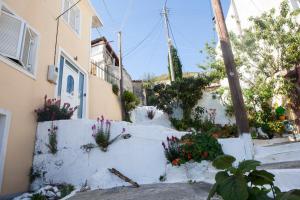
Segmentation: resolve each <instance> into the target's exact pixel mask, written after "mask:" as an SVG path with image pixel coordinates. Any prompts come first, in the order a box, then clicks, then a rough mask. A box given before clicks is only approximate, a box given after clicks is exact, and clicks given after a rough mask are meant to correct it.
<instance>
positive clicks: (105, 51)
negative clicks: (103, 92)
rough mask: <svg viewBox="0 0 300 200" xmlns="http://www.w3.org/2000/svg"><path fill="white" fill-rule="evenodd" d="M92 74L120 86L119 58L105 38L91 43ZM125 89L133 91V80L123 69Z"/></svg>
mask: <svg viewBox="0 0 300 200" xmlns="http://www.w3.org/2000/svg"><path fill="white" fill-rule="evenodd" d="M91 45H92V48H91V60H92V71H91V73H92V74H94V75H96V76H97V77H99V78H101V79H103V80H105V81H107V82H109V83H111V84H113V85H118V86H119V80H120V67H119V58H118V56H117V54H116V53H115V52H114V50H113V48H112V47H111V45H110V44H109V42H108V41H107V39H106V38H105V37H101V38H97V39H95V40H93V41H92V43H91ZM123 79H124V89H125V90H127V91H131V92H132V91H133V86H132V79H131V77H130V75H129V74H128V72H127V71H126V70H125V69H124V67H123Z"/></svg>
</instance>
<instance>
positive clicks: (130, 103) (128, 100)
mask: <svg viewBox="0 0 300 200" xmlns="http://www.w3.org/2000/svg"><path fill="white" fill-rule="evenodd" d="M122 99H123V101H124V109H125V120H126V121H130V116H129V113H130V111H132V110H134V109H135V108H136V107H137V106H138V105H139V104H140V99H139V98H138V97H137V96H135V95H134V94H133V93H132V92H130V91H124V93H123V98H122Z"/></svg>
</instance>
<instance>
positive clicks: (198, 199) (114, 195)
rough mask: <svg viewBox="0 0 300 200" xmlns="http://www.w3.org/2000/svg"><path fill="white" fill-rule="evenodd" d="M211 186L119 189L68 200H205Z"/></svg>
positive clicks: (184, 185) (93, 192)
mask: <svg viewBox="0 0 300 200" xmlns="http://www.w3.org/2000/svg"><path fill="white" fill-rule="evenodd" d="M210 188H211V185H209V184H207V183H191V184H190V183H173V184H153V185H142V186H141V187H140V188H132V187H120V188H113V189H108V190H94V191H90V192H84V193H79V194H77V195H75V196H74V197H71V198H70V200H206V198H207V196H208V192H209V190H210Z"/></svg>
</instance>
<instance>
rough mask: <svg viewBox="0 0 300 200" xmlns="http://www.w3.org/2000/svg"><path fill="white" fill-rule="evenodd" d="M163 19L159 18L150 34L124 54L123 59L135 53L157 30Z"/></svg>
mask: <svg viewBox="0 0 300 200" xmlns="http://www.w3.org/2000/svg"><path fill="white" fill-rule="evenodd" d="M161 21H162V18H159V20H158V21H157V23H156V24H155V25H154V26H153V28H152V29H151V30H150V32H149V33H148V34H147V35H146V36H145V37H144V38H143V39H142V40H141V41H140V42H138V43H137V44H136V45H135V46H134V47H133V48H131V49H130V50H129V51H128V52H127V53H125V54H124V56H123V58H125V57H127V56H129V55H130V54H132V53H133V52H135V51H136V50H137V49H138V48H139V47H140V46H141V45H142V44H143V43H144V42H145V41H146V40H147V39H148V38H149V37H150V36H151V35H152V34H153V33H154V32H155V30H156V28H157V27H158V25H159V24H160V23H161Z"/></svg>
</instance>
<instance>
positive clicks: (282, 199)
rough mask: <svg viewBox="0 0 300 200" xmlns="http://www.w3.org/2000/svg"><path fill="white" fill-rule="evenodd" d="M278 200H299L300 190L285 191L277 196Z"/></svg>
mask: <svg viewBox="0 0 300 200" xmlns="http://www.w3.org/2000/svg"><path fill="white" fill-rule="evenodd" d="M276 199H278V200H299V199H300V190H291V191H288V192H284V193H281V194H279V195H278V197H277V198H276Z"/></svg>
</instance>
